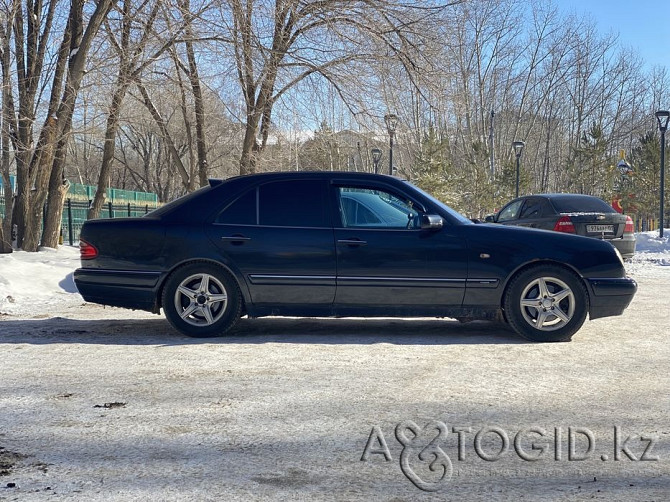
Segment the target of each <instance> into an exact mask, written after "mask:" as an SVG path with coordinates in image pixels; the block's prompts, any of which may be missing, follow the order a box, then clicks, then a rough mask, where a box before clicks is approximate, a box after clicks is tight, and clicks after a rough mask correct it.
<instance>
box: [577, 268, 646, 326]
mask: <svg viewBox="0 0 670 502" xmlns="http://www.w3.org/2000/svg"><path fill="white" fill-rule="evenodd" d="M587 281H588V284H589V288H590V290H591V293H592V294H591V298H590V300H591V301H590V310H589V317H590V318H591V319H598V318H599V317H607V316H614V315H621V314H622V313H623V311H624V310H625V309H626V307H628V305H629V304H630V302H631V301H632V300H633V297H634V296H635V292H636V291H637V283H636V282H635V281H634V280H633V279H631V278H630V277H624V278H620V279H587Z"/></svg>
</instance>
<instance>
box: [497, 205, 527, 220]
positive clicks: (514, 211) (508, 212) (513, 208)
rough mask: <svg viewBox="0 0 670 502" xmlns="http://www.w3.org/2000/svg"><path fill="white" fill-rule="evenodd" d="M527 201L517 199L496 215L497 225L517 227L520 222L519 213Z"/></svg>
mask: <svg viewBox="0 0 670 502" xmlns="http://www.w3.org/2000/svg"><path fill="white" fill-rule="evenodd" d="M524 201H525V199H516V200H513V201H512V202H510V203H509V204H507V205H506V206H505V207H503V208H502V209H501V210H500V212H499V213H498V214H497V215H496V223H500V224H502V225H517V224H518V220H519V213H521V207H522V206H523V203H524Z"/></svg>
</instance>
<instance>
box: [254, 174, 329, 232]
mask: <svg viewBox="0 0 670 502" xmlns="http://www.w3.org/2000/svg"><path fill="white" fill-rule="evenodd" d="M327 189H328V185H327V184H326V182H325V181H323V180H287V181H276V182H272V183H266V184H265V185H261V186H260V187H259V188H258V223H259V224H260V225H266V226H274V227H312V228H313V227H330V226H331V225H330V218H329V212H328V192H327Z"/></svg>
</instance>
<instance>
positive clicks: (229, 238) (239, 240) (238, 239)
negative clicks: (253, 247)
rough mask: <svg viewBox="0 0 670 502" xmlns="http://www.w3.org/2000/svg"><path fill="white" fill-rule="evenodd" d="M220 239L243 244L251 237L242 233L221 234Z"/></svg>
mask: <svg viewBox="0 0 670 502" xmlns="http://www.w3.org/2000/svg"><path fill="white" fill-rule="evenodd" d="M221 240H222V241H225V242H231V243H233V244H238V245H239V244H244V243H245V242H247V241H250V240H251V237H245V236H243V235H231V236H227V235H226V236H223V237H221Z"/></svg>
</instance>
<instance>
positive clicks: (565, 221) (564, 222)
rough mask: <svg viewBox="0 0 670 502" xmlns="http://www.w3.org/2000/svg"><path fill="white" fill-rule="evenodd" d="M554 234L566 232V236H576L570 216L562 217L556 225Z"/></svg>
mask: <svg viewBox="0 0 670 502" xmlns="http://www.w3.org/2000/svg"><path fill="white" fill-rule="evenodd" d="M554 232H564V233H566V234H574V233H576V232H575V226H574V225H573V224H572V220H571V219H570V217H569V216H561V217H560V218H559V220H558V221H557V222H556V225H554Z"/></svg>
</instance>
